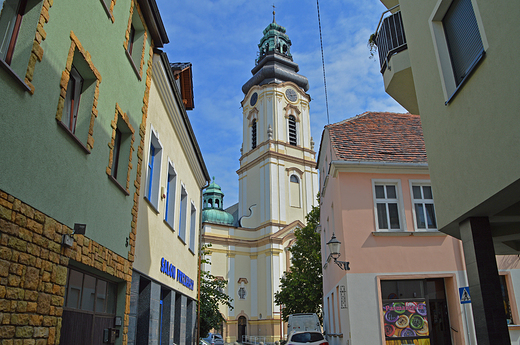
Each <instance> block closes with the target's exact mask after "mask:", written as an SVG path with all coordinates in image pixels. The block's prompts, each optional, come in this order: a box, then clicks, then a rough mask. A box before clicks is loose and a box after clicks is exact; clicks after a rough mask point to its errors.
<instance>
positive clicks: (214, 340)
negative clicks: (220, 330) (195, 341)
mask: <svg viewBox="0 0 520 345" xmlns="http://www.w3.org/2000/svg"><path fill="white" fill-rule="evenodd" d="M204 340H206V341H207V342H208V343H209V344H210V345H224V339H222V336H221V335H220V334H215V333H210V334H209V335H208V337H207V338H204Z"/></svg>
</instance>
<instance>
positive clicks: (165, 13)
mask: <svg viewBox="0 0 520 345" xmlns="http://www.w3.org/2000/svg"><path fill="white" fill-rule="evenodd" d="M156 1H157V5H158V7H159V11H160V14H161V18H162V20H163V23H164V26H165V28H166V32H167V34H168V38H169V41H170V43H168V44H166V45H165V46H164V48H163V51H165V52H166V53H167V55H168V59H169V60H170V62H191V63H192V71H193V84H194V86H193V87H194V98H195V108H194V109H193V110H191V111H188V116H189V118H190V121H191V124H192V127H193V130H194V132H195V135H196V137H197V141H198V144H199V146H200V149H201V152H202V156H203V157H204V161H205V163H206V167H207V169H208V172H209V174H210V176H212V177H213V176H214V177H215V178H216V180H215V181H216V183H217V184H218V185H220V186H221V187H222V191H223V193H224V194H225V197H224V208H227V207H229V206H231V205H233V204H235V203H237V202H238V175H237V173H236V171H237V170H238V169H239V167H240V162H239V158H240V147H241V145H242V140H243V138H242V109H241V106H240V102H241V101H242V100H243V99H244V94H243V93H242V85H244V84H245V83H246V82H247V81H248V80H249V79H250V78H251V76H252V74H251V69H253V67H254V66H255V59H256V57H257V53H258V43H259V42H260V39H261V38H262V36H263V33H262V32H263V30H264V29H265V28H266V26H267V25H269V24H270V23H271V22H272V21H273V13H272V12H273V1H272V0H271V1H264V0H249V1H246V0H187V1H174V0H156ZM274 5H275V12H276V22H277V23H278V24H279V25H282V26H283V27H285V28H286V30H287V31H286V34H287V35H289V38H290V39H291V42H292V46H291V54H292V56H293V60H294V62H296V63H297V64H298V65H299V67H300V71H299V74H301V75H304V76H306V77H307V78H308V79H309V84H310V89H309V90H308V91H307V93H308V94H309V95H310V96H311V102H310V117H311V133H312V137H313V139H314V142H315V143H316V145H315V147H314V149H315V151H316V152H318V150H319V143H320V141H321V135H322V132H323V127H324V126H325V125H327V124H328V123H336V122H339V121H342V120H345V119H347V118H350V117H353V116H356V115H359V114H362V113H363V112H365V111H390V112H406V110H405V109H404V108H402V107H401V106H400V105H399V104H398V103H397V102H395V101H394V100H393V99H392V98H390V96H388V95H387V94H386V93H385V91H384V85H383V77H382V76H381V73H380V72H379V60H378V58H377V56H374V58H371V54H370V49H369V48H368V47H367V42H368V38H369V37H370V34H371V33H373V32H374V31H375V30H376V27H377V24H378V22H379V19H380V17H381V14H382V13H383V11H385V10H386V8H385V7H384V6H383V5H382V3H381V2H380V1H379V0H363V1H359V0H322V1H320V3H319V6H320V17H321V32H322V39H323V54H324V58H325V71H326V81H327V93H328V105H329V118H328V119H327V110H326V102H325V91H324V90H325V88H324V82H323V67H322V55H321V48H320V32H319V25H318V11H317V3H316V1H310V0H298V1H297V0H275V1H274ZM316 158H317V154H316Z"/></svg>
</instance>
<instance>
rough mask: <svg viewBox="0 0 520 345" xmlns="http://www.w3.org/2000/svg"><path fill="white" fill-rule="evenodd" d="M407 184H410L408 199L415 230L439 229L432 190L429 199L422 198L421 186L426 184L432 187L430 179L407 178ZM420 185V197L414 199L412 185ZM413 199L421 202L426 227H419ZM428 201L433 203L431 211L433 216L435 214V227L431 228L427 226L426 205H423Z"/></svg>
mask: <svg viewBox="0 0 520 345" xmlns="http://www.w3.org/2000/svg"><path fill="white" fill-rule="evenodd" d="M408 182H409V185H410V198H411V199H410V200H411V201H412V214H413V223H414V229H415V231H439V229H438V222H437V214H436V212H435V199H434V198H433V191H432V198H431V199H426V198H424V190H423V187H425V186H427V187H430V188H431V187H432V186H431V181H430V180H409V181H408ZM414 186H415V187H421V196H422V198H421V199H415V197H414V193H413V187H414ZM415 200H419V202H418V203H421V204H422V205H423V212H425V214H424V216H425V218H424V219H425V224H426V227H425V228H419V226H418V224H417V213H416V210H415V204H416V202H415ZM428 201H431V204H433V213H434V216H435V225H436V226H435V227H433V228H429V227H428V221H427V218H426V216H427V215H426V209H425V208H426V207H425V206H424V205H425V204H426V203H427V202H428Z"/></svg>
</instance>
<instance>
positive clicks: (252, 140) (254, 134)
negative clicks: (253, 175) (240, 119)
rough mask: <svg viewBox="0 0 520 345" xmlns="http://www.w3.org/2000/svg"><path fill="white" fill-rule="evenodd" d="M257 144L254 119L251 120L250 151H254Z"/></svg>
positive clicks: (256, 122)
mask: <svg viewBox="0 0 520 345" xmlns="http://www.w3.org/2000/svg"><path fill="white" fill-rule="evenodd" d="M257 142H258V121H257V119H256V118H253V119H252V120H251V150H254V149H256V147H257Z"/></svg>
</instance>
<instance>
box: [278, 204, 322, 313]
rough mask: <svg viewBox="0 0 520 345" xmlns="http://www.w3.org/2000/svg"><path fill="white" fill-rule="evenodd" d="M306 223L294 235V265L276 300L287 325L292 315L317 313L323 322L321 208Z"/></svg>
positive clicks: (316, 207)
mask: <svg viewBox="0 0 520 345" xmlns="http://www.w3.org/2000/svg"><path fill="white" fill-rule="evenodd" d="M318 199H319V196H318ZM305 219H306V220H307V225H306V226H304V227H303V228H301V229H296V230H295V231H294V235H295V236H296V242H295V244H294V245H293V246H292V247H291V248H289V250H290V251H291V253H292V260H291V262H292V265H291V268H290V270H289V271H287V272H286V273H285V275H284V276H283V277H282V279H281V280H280V291H279V292H276V293H275V294H274V297H275V299H274V300H275V303H276V304H277V305H280V306H283V308H282V317H283V319H284V321H287V319H288V317H289V315H290V314H294V313H316V314H317V315H318V317H319V318H320V322H322V321H323V316H322V313H321V310H322V300H323V282H322V276H323V274H322V271H321V244H320V234H319V233H317V232H316V227H317V226H318V224H319V222H320V208H319V206H313V207H312V210H311V211H310V212H309V214H307V216H305Z"/></svg>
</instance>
